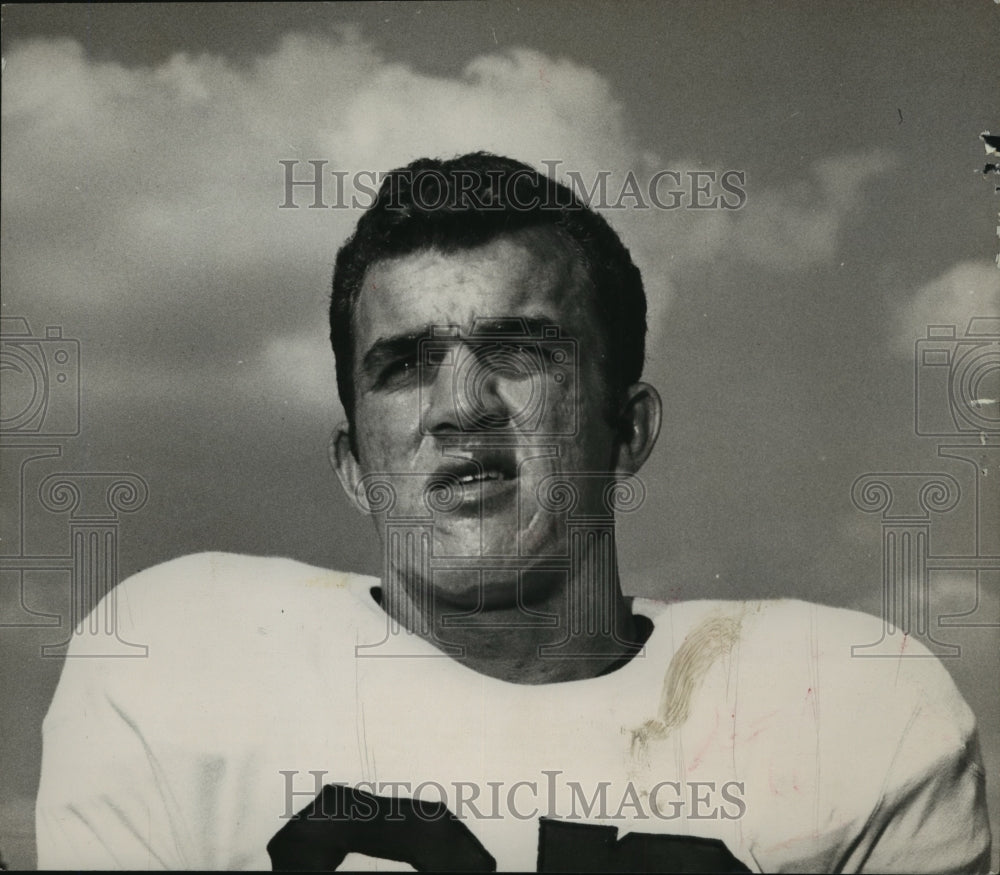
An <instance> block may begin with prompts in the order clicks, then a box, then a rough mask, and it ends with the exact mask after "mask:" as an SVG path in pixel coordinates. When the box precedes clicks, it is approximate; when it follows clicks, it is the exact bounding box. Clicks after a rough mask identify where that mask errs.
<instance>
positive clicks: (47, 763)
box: [37, 153, 990, 872]
mask: <svg viewBox="0 0 1000 875" xmlns="http://www.w3.org/2000/svg"><path fill="white" fill-rule="evenodd" d="M665 245H666V244H665ZM330 318H331V337H332V342H333V349H334V352H335V355H336V361H337V383H338V389H339V393H340V397H341V400H342V402H343V407H344V411H345V413H346V422H345V423H344V424H343V425H342V426H341V427H340V428H338V429H337V430H336V432H335V434H334V436H333V439H332V441H331V459H332V462H333V465H334V467H335V469H336V472H337V475H338V476H339V478H340V481H341V483H342V484H343V487H344V489H345V490H346V493H347V495H348V497H349V498H350V500H351V502H352V503H353V504H354V505H356V506H357V508H358V509H359V510H361V511H362V512H363V513H366V514H369V515H370V516H371V517H372V519H373V520H374V523H375V528H376V532H377V534H378V537H379V539H380V542H381V545H382V555H383V569H382V574H381V576H380V578H377V579H376V578H368V577H362V576H359V575H355V574H350V573H343V572H338V571H330V570H326V569H321V568H314V567H309V566H306V565H303V564H300V563H298V562H294V561H291V560H288V559H280V558H263V557H252V556H243V555H227V554H201V555H195V556H188V557H184V558H181V559H177V560H175V561H173V562H168V563H166V564H164V565H160V566H157V567H154V568H151V569H149V570H146V571H144V572H142V573H140V574H137V575H135V576H134V577H132V578H130V579H129V580H127V581H125V582H124V583H122V584H121V586H120V587H119V589H118V593H117V602H118V608H119V613H120V616H119V622H118V628H119V629H120V631H121V634H122V637H123V638H125V639H127V640H131V641H139V642H142V643H144V644H147V645H148V647H149V658H148V659H139V660H129V659H83V658H74V657H83V656H86V655H87V653H88V650H89V649H92V648H93V647H94V644H93V639H92V638H90V637H88V636H85V635H80V636H78V638H77V639H76V641H75V643H74V645H73V650H72V653H71V657H70V658H69V659H67V661H66V665H65V668H64V670H63V675H62V678H61V681H60V684H59V687H58V690H57V693H56V695H55V698H54V701H53V703H52V706H51V708H50V711H49V713H48V716H47V718H46V720H45V725H44V754H43V765H42V777H41V788H40V792H39V797H38V806H37V815H38V818H37V820H38V847H39V864H40V866H42V867H60V868H81V867H88V868H89V867H127V868H195V867H203V868H210V869H239V868H257V869H262V868H276V869H292V868H297V869H329V870H332V869H337V868H350V869H357V868H366V867H370V868H383V869H384V868H392V867H398V868H413V869H467V870H484V871H487V870H493V869H521V870H535V869H537V870H539V871H559V870H562V871H570V870H575V871H616V870H617V871H625V870H630V871H642V870H646V871H672V872H725V871H729V872H747V871H753V872H771V871H815V872H859V871H873V872H889V871H897V872H958V871H970V872H974V871H986V870H987V868H988V865H989V851H990V835H989V827H988V824H987V820H986V813H985V803H984V774H983V768H982V765H981V758H980V755H979V751H978V748H977V742H976V731H975V723H974V719H973V715H972V713H971V712H970V710H969V708H968V707H967V705H966V704H965V702H964V701H963V700H962V698H961V696H960V695H959V693H958V692H957V690H956V688H955V686H954V684H953V683H952V681H951V679H950V677H949V675H948V674H947V672H946V671H945V670H944V669H943V667H942V666H941V664H940V663H939V662H938V661H937V660H936V659H935V658H933V657H931V656H930V655H929V654H928V653H926V651H924V650H922V649H921V647H920V646H919V645H918V644H916V643H914V642H912V641H909V640H908V639H907V638H906V637H905V636H903V638H902V646H901V647H898V648H896V650H895V651H892V652H888V653H887V654H886V655H885V658H880V659H854V658H852V656H851V646H852V645H853V644H857V643H867V642H871V641H874V640H877V639H879V637H880V636H881V637H885V628H884V624H883V622H882V621H881V620H879V619H877V618H874V617H869V616H866V615H862V614H858V613H855V612H851V611H846V610H839V609H834V608H829V607H822V606H819V605H814V604H808V603H804V602H800V601H794V600H776V601H765V602H745V601H732V602H722V601H694V602H686V603H679V604H666V603H663V602H659V601H656V600H653V599H647V598H628V597H626V596H625V595H624V594H623V590H622V586H621V581H620V580H619V575H618V565H617V560H616V540H615V515H616V513H617V514H620V513H626V512H632V511H634V510H637V509H638V508H639V507H640V506H641V504H642V500H643V496H644V486H643V484H642V481H641V480H640V479H639V477H638V472H639V471H640V469H641V467H642V465H643V462H644V461H645V460H646V458H647V457H648V455H649V453H650V452H651V451H652V449H653V446H654V444H655V442H656V439H657V435H658V433H659V429H660V419H661V402H660V399H659V397H658V395H657V393H656V391H655V390H654V389H653V387H651V386H650V385H648V384H646V383H644V382H642V380H641V376H642V368H643V361H644V345H645V333H646V302H645V296H644V291H643V285H642V280H641V277H640V274H639V272H638V270H637V269H636V267H635V265H634V264H633V262H632V259H631V257H630V255H629V252H628V250H627V249H626V247H625V246H624V245H623V243H622V242H621V240H620V239H619V238H618V236H617V235H616V233H615V232H614V231H613V230H612V229H611V228H610V226H609V225H608V224H607V222H606V221H605V220H604V219H603V218H602V217H601V216H599V215H598V214H597V213H595V212H593V211H592V210H590V209H589V208H587V207H585V206H584V205H582V204H581V203H580V202H579V201H578V199H577V198H576V197H575V196H574V194H573V193H572V192H571V191H569V190H568V189H567V188H565V187H563V186H562V185H560V184H558V183H557V182H555V181H554V180H552V179H550V178H548V177H546V176H544V175H542V174H539V173H537V172H536V171H535V170H533V169H532V168H531V167H529V166H527V165H525V164H521V163H519V162H517V161H513V160H511V159H507V158H501V157H497V156H492V155H488V154H485V153H475V154H470V155H465V156H462V157H459V158H455V159H452V160H447V161H439V160H430V159H423V160H420V161H417V162H414V163H413V164H411V165H409V166H407V167H405V168H401V169H399V170H397V171H394V172H393V173H391V174H389V175H388V176H387V177H386V178H385V180H384V182H383V184H382V186H381V188H380V191H379V194H378V198H377V200H376V202H375V203H374V204H373V206H372V207H371V208H370V209H369V210H368V211H367V212H366V213H365V214H364V215H363V216H362V217H361V219H360V221H359V223H358V227H357V229H356V232H355V234H354V235H353V236H352V237H351V238H350V239H349V240H348V241H347V243H346V244H345V245H344V246H343V248H342V249H341V250H340V252H339V254H338V257H337V262H336V267H335V272H334V280H333V296H332V302H331V308H330ZM671 413H672V415H678V412H676V411H672V412H671ZM680 415H682V412H680ZM101 609H102V608H101V607H99V608H98V610H101ZM890 643H891V642H890ZM893 646H895V645H894V644H893ZM903 651H905V652H903ZM915 655H916V656H922V657H924V658H913V657H914V656H915Z"/></svg>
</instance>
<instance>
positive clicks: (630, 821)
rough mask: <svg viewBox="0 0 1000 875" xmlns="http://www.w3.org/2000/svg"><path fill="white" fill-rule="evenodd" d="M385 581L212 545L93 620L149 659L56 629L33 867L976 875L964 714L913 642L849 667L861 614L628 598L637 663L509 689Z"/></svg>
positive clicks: (865, 638)
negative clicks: (648, 627)
mask: <svg viewBox="0 0 1000 875" xmlns="http://www.w3.org/2000/svg"><path fill="white" fill-rule="evenodd" d="M378 585H379V582H378V580H377V579H375V578H370V577H362V576H359V575H353V574H344V573H339V572H335V571H329V570H325V569H320V568H314V567H310V566H307V565H303V564H301V563H298V562H293V561H290V560H286V559H265V558H256V557H248V556H238V555H230V554H220V553H212V554H199V555H195V556H188V557H184V558H181V559H178V560H175V561H172V562H168V563H165V564H163V565H160V566H157V567H155V568H151V569H149V570H147V571H144V572H142V573H140V574H137V575H135V576H134V577H132V578H130V579H129V580H127V581H125V582H124V583H122V584H121V585H120V586H119V587H118V589H117V590H116V591H115V593H114V594H113V596H110V597H109V598H108V599H106V603H105V604H102V605H99V606H98V608H97V610H106V609H110V608H111V607H114V608H115V609H116V610H117V634H118V635H119V636H120V637H121V639H123V640H125V641H128V642H131V643H133V644H142V645H146V646H147V647H148V655H147V656H146V657H145V658H131V657H128V656H124V655H123V657H122V658H114V657H107V656H94V657H92V658H87V655H88V653H90V654H95V653H102V654H103V653H106V651H107V647H108V640H107V636H100V637H98V636H95V635H89V634H80V635H78V636H77V637H76V638H75V640H74V643H73V646H72V650H71V655H70V656H69V658H67V660H66V664H65V667H64V669H63V674H62V678H61V680H60V682H59V686H58V689H57V691H56V694H55V697H54V700H53V702H52V705H51V707H50V709H49V712H48V715H47V717H46V719H45V723H44V728H43V732H44V747H43V758H42V774H41V786H40V790H39V796H38V803H37V830H38V862H39V866H40V867H41V868H53V867H58V868H65V869H79V868H105V867H114V868H136V869H145V868H169V869H177V868H207V869H270V868H314V869H335V868H338V867H340V868H349V869H359V868H377V869H391V868H402V869H406V868H415V869H449V868H452V869H455V868H461V869H467V870H476V869H478V870H490V869H499V870H509V869H517V870H529V871H533V870H536V869H537V870H538V871H559V870H562V871H569V870H573V871H583V870H587V869H589V870H592V871H595V870H600V871H613V870H615V869H618V870H629V871H637V870H641V869H644V868H645V869H647V870H651V871H653V870H656V871H664V870H666V871H675V872H705V871H712V872H724V871H733V872H735V871H753V872H778V871H797V872H804V871H813V872H856V871H873V872H957V871H987V870H988V866H989V848H990V835H989V826H988V823H987V820H986V812H985V802H984V773H983V768H982V765H981V761H980V755H979V752H978V749H977V744H976V734H975V724H974V719H973V715H972V713H971V711H970V710H969V708H968V706H967V705H966V704H965V702H964V701H963V700H962V698H961V696H960V695H959V693H958V691H957V690H956V688H955V686H954V684H953V682H952V680H951V678H950V676H949V675H948V673H947V672H946V671H945V669H944V668H943V667H942V665H941V664H940V663H939V662H938V660H937V659H935V658H933V657H930V656H929V655H926V654H925V653H924V651H923V650H921V649H920V646H919V645H918V644H915V643H913V642H912V641H911V642H909V644H908V650H907V655H906V656H905V657H903V658H892V657H888V658H886V657H883V658H852V656H851V645H854V644H868V643H871V642H873V641H876V640H878V639H879V637H880V636H881V634H882V622H881V620H879V619H876V618H874V617H869V616H867V615H864V614H859V613H856V612H852V611H846V610H840V609H834V608H829V607H823V606H819V605H814V604H807V603H804V602H799V601H792V600H778V601H766V602H721V601H696V602H684V603H678V604H663V603H660V602H655V601H651V600H645V599H636V600H635V601H634V604H633V610H634V612H635V613H636V614H638V615H640V616H643V617H646V618H648V620H649V621H650V622H651V623H652V627H653V628H652V632H651V634H650V636H649V638H648V640H647V641H646V644H645V646H644V648H643V650H642V652H641V653H640V654H639V655H637V656H636V657H635V658H633V659H632V660H631V661H629V662H627V663H626V664H625V665H623V666H622V667H621V668H619V669H618V670H617V671H613V672H611V673H609V674H605V675H602V676H599V677H595V678H591V679H587V680H580V681H569V682H565V683H555V684H543V685H522V684H515V683H509V682H506V681H502V680H497V679H495V678H490V677H486V676H484V675H481V674H479V673H477V672H475V671H472V670H470V669H468V668H466V667H465V666H464V665H462V664H461V663H459V662H456V661H455V660H454V659H452V658H450V657H448V656H444V655H442V654H441V652H440V651H439V650H437V649H436V648H435V647H433V646H432V645H431V644H429V643H427V642H425V641H423V640H421V639H420V638H418V637H416V636H414V635H412V634H409V633H407V632H406V631H405V630H399V629H394V628H392V624H391V623H390V622H389V620H388V617H387V615H386V614H385V613H384V612H383V611H382V609H381V608H380V607H379V605H378V604H377V603H376V601H375V599H374V598H373V595H372V589H373V588H375V587H378ZM124 652H125V651H124V649H123V653H124ZM914 653H919V654H920V655H925V658H914V656H913V654H914Z"/></svg>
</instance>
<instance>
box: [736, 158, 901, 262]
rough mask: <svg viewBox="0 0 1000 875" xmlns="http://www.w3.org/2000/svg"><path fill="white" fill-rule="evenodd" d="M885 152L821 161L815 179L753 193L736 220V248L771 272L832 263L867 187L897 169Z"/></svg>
mask: <svg viewBox="0 0 1000 875" xmlns="http://www.w3.org/2000/svg"><path fill="white" fill-rule="evenodd" d="M894 163H895V162H894V159H893V157H892V156H891V155H889V154H888V153H886V152H883V151H881V150H876V151H871V152H860V153H853V154H849V155H842V156H837V157H834V158H827V159H822V160H820V161H818V162H817V163H816V164H815V165H814V166H813V168H812V173H811V177H810V178H809V179H807V180H799V181H796V182H793V183H792V184H790V185H788V186H784V187H782V188H778V189H769V190H765V191H763V192H758V191H757V190H753V189H751V191H750V194H749V198H748V202H747V206H746V207H745V208H744V210H743V211H742V213H741V215H739V216H738V217H737V218H736V219H735V221H734V228H733V238H732V245H733V246H734V247H735V248H736V249H737V250H738V251H739V253H740V254H741V255H742V256H743V257H744V258H745V259H747V260H749V261H751V262H753V263H756V264H760V265H763V266H766V267H770V268H777V269H792V270H795V269H802V268H805V267H809V266H810V265H814V264H819V263H823V262H830V261H832V259H833V256H834V254H835V252H836V251H837V244H838V242H839V234H840V231H841V230H842V228H843V227H844V224H845V221H846V220H847V218H848V216H849V215H850V213H851V211H852V210H853V209H854V208H855V207H857V206H858V205H859V204H860V203H861V201H862V194H863V189H864V186H865V185H866V184H867V183H868V182H869V181H870V180H872V179H873V178H876V177H878V176H879V175H881V174H884V173H885V172H886V171H888V170H889V169H890V168H891V167H892V166H893V165H894Z"/></svg>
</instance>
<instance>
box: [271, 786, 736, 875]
mask: <svg viewBox="0 0 1000 875" xmlns="http://www.w3.org/2000/svg"><path fill="white" fill-rule="evenodd" d="M352 852H353V853H358V854H365V855H366V856H368V857H376V858H379V859H382V860H396V861H398V862H401V863H408V864H409V865H410V866H412V867H413V868H414V869H416V870H418V871H427V870H438V871H456V870H460V869H464V870H466V871H470V872H495V871H496V860H494V859H493V856H492V855H491V854H490V853H489V851H487V850H486V848H484V847H483V846H482V845H481V844H480V843H479V840H478V839H477V838H476V837H475V836H474V835H473V834H472V833H471V832H470V830H469V828H468V827H467V826H466V825H465V824H464V823H462V822H461V821H460V820H459V819H458V818H456V817H455V815H453V814H452V813H451V812H450V811H449V810H448V809H447V808H446V807H445V806H444V805H442V804H440V803H432V802H424V801H419V800H418V801H413V800H411V799H405V798H397V797H384V796H373V795H372V794H370V793H364V792H362V791H360V790H355V789H353V788H351V787H345V786H343V785H340V784H329V785H327V786H326V787H324V788H323V792H321V793H320V794H319V795H318V796H317V797H316V798H315V799H314V800H313V801H312V802H311V803H310V804H309V805H308V806H306V807H305V808H304V809H302V811H300V812H299V813H298V814H296V815H295V817H293V818H292V819H291V820H289V821H288V823H287V824H285V826H283V827H282V828H281V829H280V830H279V831H278V833H277V834H276V835H275V836H274V838H272V839H271V841H270V842H268V844H267V853H268V855H269V856H270V857H271V867H272V868H273V869H275V870H277V871H287V870H291V869H300V870H305V871H313V872H317V871H326V872H329V871H333V870H334V869H336V868H337V867H338V866H340V864H341V863H343V862H344V858H345V857H346V856H347V855H348V854H350V853H352ZM538 871H539V872H684V873H696V872H720V873H725V872H749V871H750V870H749V869H748V868H747V867H746V866H744V865H743V864H742V863H741V862H740V861H739V860H737V859H736V858H735V857H734V856H733V855H732V854H730V853H729V851H728V850H727V849H726V846H725V845H724V844H723V843H722V842H721V841H719V840H718V839H703V838H697V837H693V836H671V835H656V834H653V833H637V832H630V833H628V834H627V835H626V836H625V837H624V838H623V839H621V840H620V841H619V839H618V829H617V828H616V827H613V826H598V825H596V824H586V823H567V822H566V821H562V820H553V819H551V818H547V817H543V818H540V820H539V832H538Z"/></svg>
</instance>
